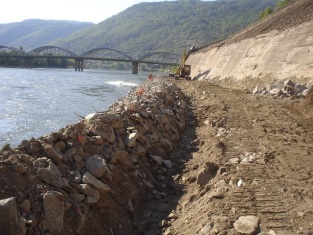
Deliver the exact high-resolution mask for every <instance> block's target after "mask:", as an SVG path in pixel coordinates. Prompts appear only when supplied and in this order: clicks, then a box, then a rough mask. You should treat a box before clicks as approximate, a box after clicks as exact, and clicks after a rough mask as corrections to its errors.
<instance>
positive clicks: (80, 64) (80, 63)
mask: <svg viewBox="0 0 313 235" xmlns="http://www.w3.org/2000/svg"><path fill="white" fill-rule="evenodd" d="M75 71H84V60H83V59H75Z"/></svg>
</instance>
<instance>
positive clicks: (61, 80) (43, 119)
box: [0, 68, 148, 147]
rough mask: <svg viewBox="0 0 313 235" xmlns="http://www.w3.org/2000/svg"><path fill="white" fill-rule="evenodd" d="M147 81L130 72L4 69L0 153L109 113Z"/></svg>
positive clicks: (1, 72)
mask: <svg viewBox="0 0 313 235" xmlns="http://www.w3.org/2000/svg"><path fill="white" fill-rule="evenodd" d="M147 77H148V74H146V73H142V74H136V75H134V74H131V72H130V71H112V70H85V71H84V72H75V71H74V70H73V69H20V68H0V147H1V146H2V145H4V144H6V143H8V144H10V145H11V146H12V147H16V146H18V144H20V143H21V141H22V140H24V139H31V138H32V137H34V138H38V137H40V136H43V135H46V134H48V133H49V132H54V131H58V130H59V129H60V128H62V127H65V126H66V125H68V124H72V123H75V122H78V121H79V120H80V118H79V116H78V115H81V116H86V115H88V114H89V113H93V112H95V110H96V111H105V110H107V108H108V107H109V106H110V104H112V103H113V102H114V101H115V100H117V99H118V98H121V97H123V96H125V95H126V94H127V92H128V91H129V90H130V89H131V87H134V86H137V85H139V84H140V83H141V82H142V81H144V80H145V79H147ZM77 114H78V115H77Z"/></svg>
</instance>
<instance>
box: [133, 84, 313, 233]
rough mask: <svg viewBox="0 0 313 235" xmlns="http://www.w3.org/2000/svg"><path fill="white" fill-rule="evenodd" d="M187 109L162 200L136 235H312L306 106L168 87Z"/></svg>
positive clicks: (311, 127)
mask: <svg viewBox="0 0 313 235" xmlns="http://www.w3.org/2000/svg"><path fill="white" fill-rule="evenodd" d="M176 84H177V85H178V86H179V87H180V88H181V89H182V91H183V92H184V93H185V94H186V95H187V97H188V100H189V102H190V103H189V105H190V113H189V120H188V123H189V125H188V128H187V130H186V132H185V134H184V135H183V137H182V138H181V141H180V143H179V145H178V147H177V148H176V149H175V150H174V151H173V153H172V155H171V158H170V159H171V160H172V161H173V162H174V164H173V165H174V167H173V168H172V170H171V171H169V172H167V175H166V180H167V181H168V182H170V181H171V180H173V181H174V184H173V186H174V187H173V188H170V189H166V190H165V191H164V193H165V194H166V197H163V198H160V197H156V196H155V195H153V194H151V195H150V196H151V200H150V201H149V202H148V203H147V205H146V207H145V210H144V211H143V212H142V213H141V215H140V216H139V217H138V218H135V219H134V220H135V221H134V224H135V225H136V226H137V227H138V232H137V234H147V235H148V234H149V235H150V234H151V235H152V234H166V235H171V234H172V235H174V234H175V235H194V234H203V235H204V234H205V235H208V234H223V235H226V234H262V235H265V234H266V235H274V234H277V235H278V234H281V235H288V234H289V235H294V234H313V177H312V169H313V157H312V154H313V152H312V147H313V134H312V133H313V119H312V117H313V116H312V115H313V106H312V104H313V103H312V101H313V99H312V96H313V93H310V94H309V95H308V96H307V97H306V98H305V99H297V100H290V99H284V98H283V97H277V96H260V95H253V94H252V93H251V92H247V91H240V90H236V89H228V88H223V87H219V86H217V85H214V84H210V83H207V82H199V81H185V80H179V81H176Z"/></svg>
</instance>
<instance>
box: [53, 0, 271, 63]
mask: <svg viewBox="0 0 313 235" xmlns="http://www.w3.org/2000/svg"><path fill="white" fill-rule="evenodd" d="M275 3H276V0H262V1H260V0H222V1H197V0H180V1H168V2H152V3H140V4H137V5H134V6H132V7H130V8H128V9H127V10H125V11H124V12H121V13H119V14H117V15H115V16H113V17H111V18H109V19H107V20H105V21H103V22H101V23H99V24H97V25H94V26H92V27H90V28H87V29H85V30H82V31H80V32H77V33H74V34H72V35H71V36H69V37H67V38H65V39H61V40H57V41H54V42H53V45H58V46H62V47H65V48H68V49H70V50H72V51H75V52H82V51H87V50H90V49H92V48H97V47H107V48H114V49H117V50H121V51H124V52H126V53H127V54H130V55H132V56H134V57H136V56H140V55H144V54H146V53H148V52H151V51H167V52H173V53H176V54H180V53H181V51H182V49H183V48H187V49H189V48H190V47H191V46H192V45H193V44H195V45H196V46H201V45H203V44H207V43H209V42H212V41H216V40H220V39H223V38H225V37H227V36H229V35H230V34H232V33H234V32H236V31H238V30H240V29H242V28H244V27H246V26H247V25H249V24H250V23H252V22H255V21H256V20H257V19H258V16H259V12H260V11H261V10H262V9H264V8H265V7H267V6H275Z"/></svg>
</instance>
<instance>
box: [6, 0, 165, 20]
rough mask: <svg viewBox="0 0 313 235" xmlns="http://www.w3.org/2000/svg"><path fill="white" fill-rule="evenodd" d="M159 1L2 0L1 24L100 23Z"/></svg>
mask: <svg viewBox="0 0 313 235" xmlns="http://www.w3.org/2000/svg"><path fill="white" fill-rule="evenodd" d="M160 1H162V0H48V1H43V0H5V1H3V2H1V13H0V23H9V22H19V21H22V20H25V19H49V20H76V21H86V22H93V23H99V22H101V21H103V20H105V19H107V18H109V17H110V16H112V15H116V14H117V13H119V12H121V11H123V10H125V9H126V8H128V7H130V6H132V5H134V4H136V3H139V2H160ZM163 1H164V0H163Z"/></svg>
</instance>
